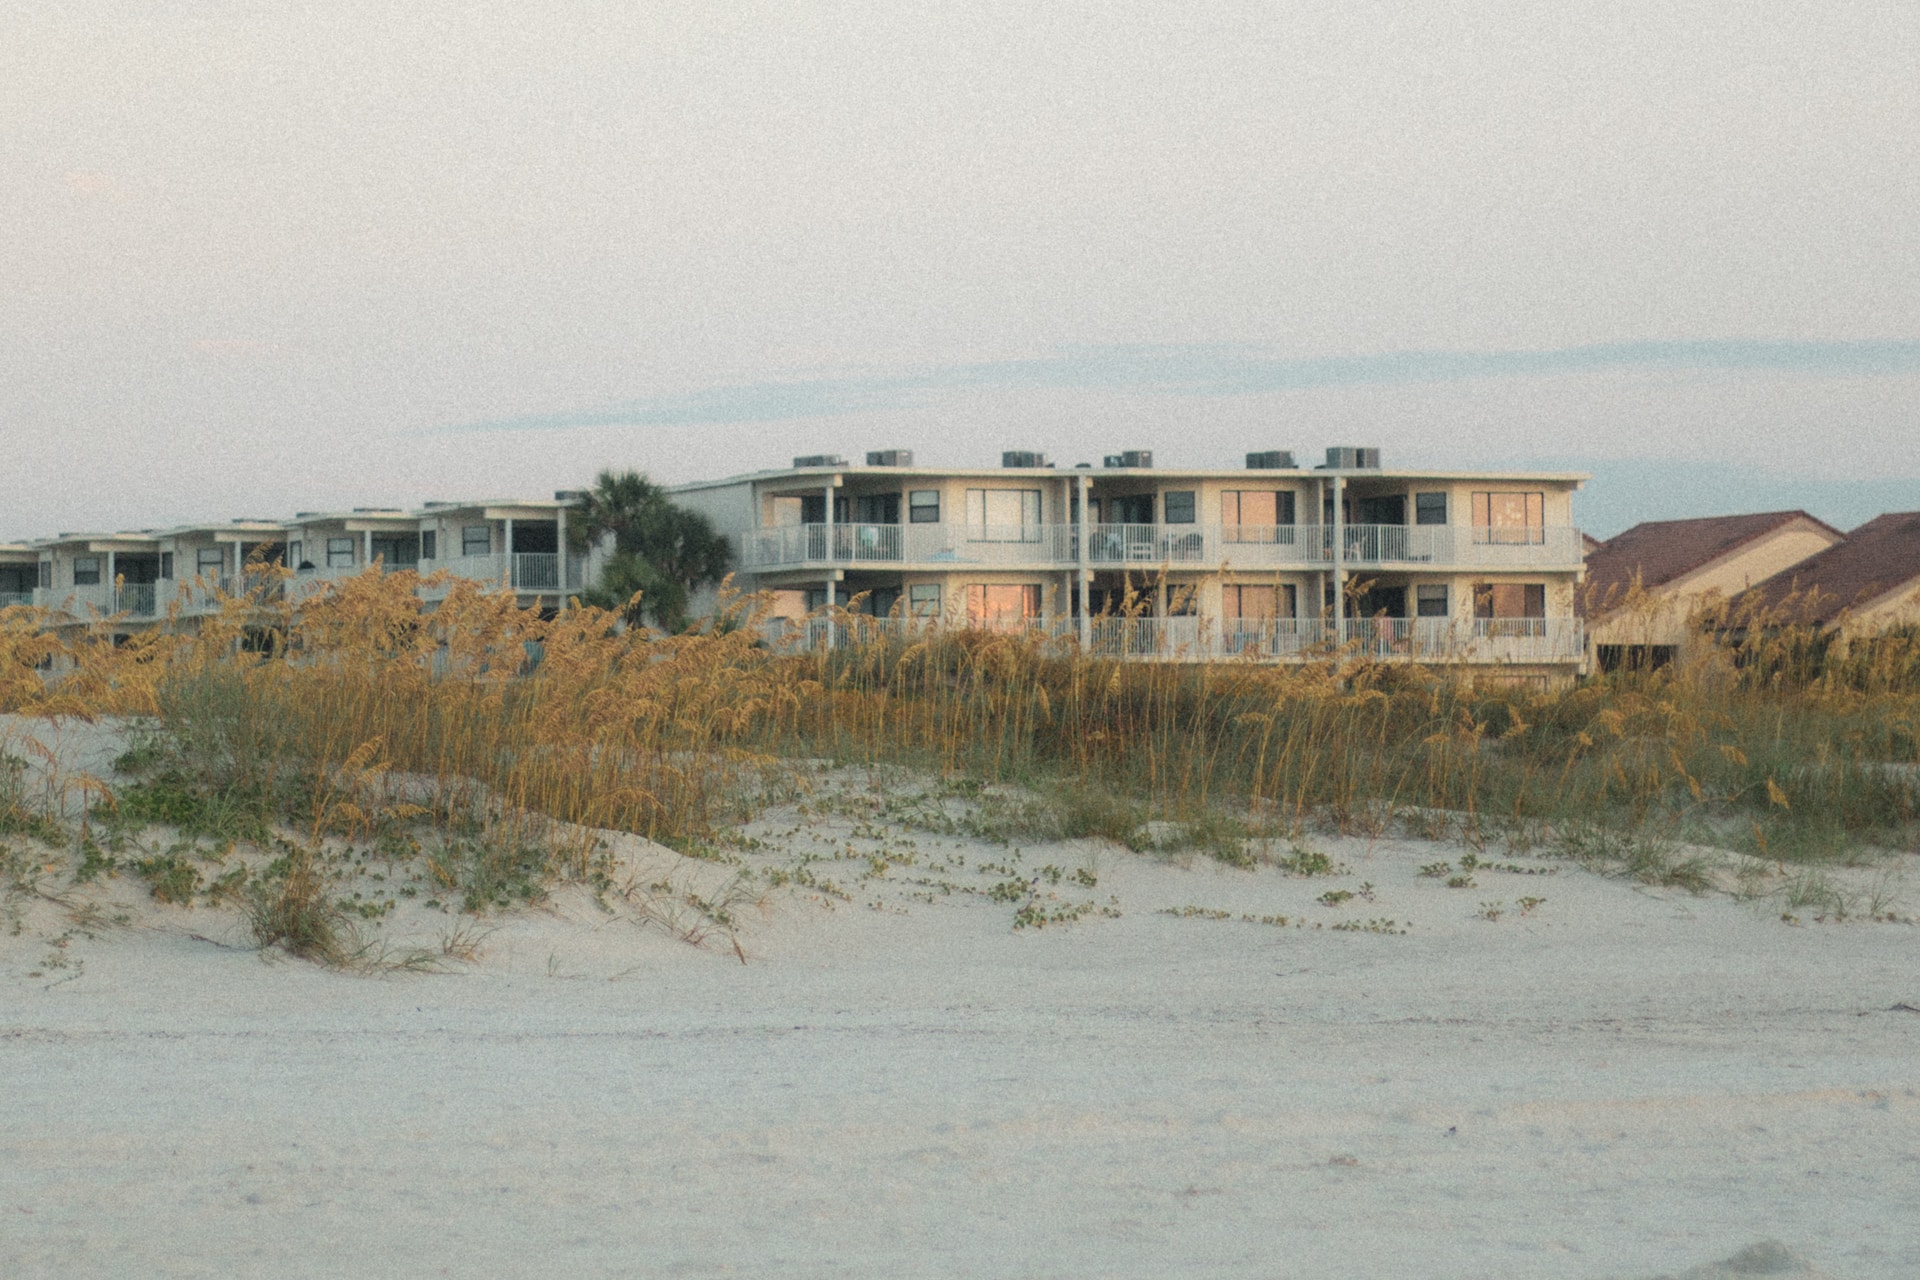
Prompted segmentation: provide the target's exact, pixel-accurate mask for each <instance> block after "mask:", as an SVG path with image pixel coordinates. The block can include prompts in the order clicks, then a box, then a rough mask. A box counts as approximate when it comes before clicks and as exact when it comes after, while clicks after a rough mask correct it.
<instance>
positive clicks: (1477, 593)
mask: <svg viewBox="0 0 1920 1280" xmlns="http://www.w3.org/2000/svg"><path fill="white" fill-rule="evenodd" d="M1473 616H1474V617H1476V618H1544V617H1546V616H1547V586H1546V584H1545V583H1544V582H1476V583H1475V584H1474V586H1473Z"/></svg>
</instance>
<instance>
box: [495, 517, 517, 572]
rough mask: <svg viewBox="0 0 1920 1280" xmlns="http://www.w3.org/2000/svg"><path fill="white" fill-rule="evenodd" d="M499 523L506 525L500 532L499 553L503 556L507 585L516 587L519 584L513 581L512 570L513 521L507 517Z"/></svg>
mask: <svg viewBox="0 0 1920 1280" xmlns="http://www.w3.org/2000/svg"><path fill="white" fill-rule="evenodd" d="M501 523H502V524H504V525H505V526H506V528H505V529H504V530H503V531H502V532H501V534H500V541H501V547H500V554H501V555H502V556H503V557H505V558H504V559H503V560H502V561H501V563H502V564H504V565H506V566H507V585H508V586H510V587H517V586H519V585H520V584H519V583H518V582H516V581H514V578H515V576H516V575H515V574H514V572H513V521H512V520H511V519H508V520H504V521H502V522H501Z"/></svg>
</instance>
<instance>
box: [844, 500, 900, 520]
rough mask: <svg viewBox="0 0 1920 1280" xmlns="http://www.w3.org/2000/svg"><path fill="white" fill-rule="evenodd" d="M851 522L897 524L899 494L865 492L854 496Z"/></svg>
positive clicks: (898, 517) (898, 518)
mask: <svg viewBox="0 0 1920 1280" xmlns="http://www.w3.org/2000/svg"><path fill="white" fill-rule="evenodd" d="M853 522H854V523H855V524H899V523H900V495H899V494H897V493H867V494H862V495H861V496H859V497H857V498H855V499H854V500H853Z"/></svg>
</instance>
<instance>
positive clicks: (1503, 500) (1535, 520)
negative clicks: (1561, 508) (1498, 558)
mask: <svg viewBox="0 0 1920 1280" xmlns="http://www.w3.org/2000/svg"><path fill="white" fill-rule="evenodd" d="M1546 506H1547V498H1546V495H1545V494H1543V493H1476V494H1474V495H1473V540H1474V541H1475V542H1485V543H1496V544H1500V545H1510V546H1512V545H1524V544H1527V543H1541V542H1545V541H1546V540H1547V533H1546Z"/></svg>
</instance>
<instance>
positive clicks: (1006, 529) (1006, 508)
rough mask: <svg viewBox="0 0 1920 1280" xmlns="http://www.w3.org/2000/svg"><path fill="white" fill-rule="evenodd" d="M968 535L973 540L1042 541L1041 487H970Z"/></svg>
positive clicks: (968, 491)
mask: <svg viewBox="0 0 1920 1280" xmlns="http://www.w3.org/2000/svg"><path fill="white" fill-rule="evenodd" d="M967 537H968V538H969V539H971V540H972V541H974V542H1038V541H1040V491H1039V490H1038V489H969V490H967Z"/></svg>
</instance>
